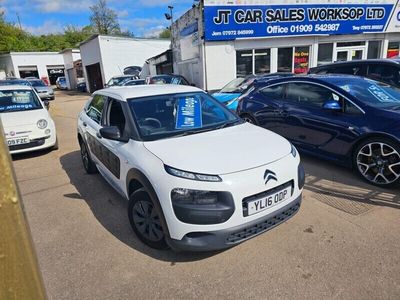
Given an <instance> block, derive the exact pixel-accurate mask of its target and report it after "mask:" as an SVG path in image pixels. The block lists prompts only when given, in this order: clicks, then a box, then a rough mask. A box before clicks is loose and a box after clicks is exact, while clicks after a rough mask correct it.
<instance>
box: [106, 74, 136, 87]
mask: <svg viewBox="0 0 400 300" xmlns="http://www.w3.org/2000/svg"><path fill="white" fill-rule="evenodd" d="M137 78H138V77H137V76H136V75H121V76H114V77H113V78H111V79H110V80H109V81H108V82H107V84H106V87H111V86H121V85H123V84H124V82H127V81H129V80H134V79H137Z"/></svg>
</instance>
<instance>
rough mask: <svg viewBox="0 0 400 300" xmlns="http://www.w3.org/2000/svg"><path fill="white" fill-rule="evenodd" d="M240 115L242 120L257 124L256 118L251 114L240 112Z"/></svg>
mask: <svg viewBox="0 0 400 300" xmlns="http://www.w3.org/2000/svg"><path fill="white" fill-rule="evenodd" d="M240 117H241V118H242V120H243V121H245V122H247V123H250V124H254V125H257V121H256V119H254V118H253V117H252V116H250V115H249V114H241V115H240Z"/></svg>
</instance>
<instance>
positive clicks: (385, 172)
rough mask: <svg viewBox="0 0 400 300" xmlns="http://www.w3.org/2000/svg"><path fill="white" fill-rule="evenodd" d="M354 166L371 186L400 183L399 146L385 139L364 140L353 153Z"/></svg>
mask: <svg viewBox="0 0 400 300" xmlns="http://www.w3.org/2000/svg"><path fill="white" fill-rule="evenodd" d="M354 165H355V168H356V170H357V172H358V173H359V175H361V177H362V178H363V179H365V180H366V181H368V182H370V183H372V184H375V185H377V186H392V185H395V184H397V183H399V181H400V145H398V144H397V143H395V142H393V141H391V140H390V139H387V138H372V139H368V140H365V141H363V142H362V143H361V144H360V145H359V146H358V147H357V148H356V150H355V152H354Z"/></svg>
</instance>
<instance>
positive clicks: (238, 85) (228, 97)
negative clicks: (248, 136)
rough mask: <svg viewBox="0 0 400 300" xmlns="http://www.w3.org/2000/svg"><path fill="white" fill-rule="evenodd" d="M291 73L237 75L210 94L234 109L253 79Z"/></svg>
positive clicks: (267, 78) (291, 74) (270, 77)
mask: <svg viewBox="0 0 400 300" xmlns="http://www.w3.org/2000/svg"><path fill="white" fill-rule="evenodd" d="M293 75H294V74H293V73H289V72H278V73H268V74H259V75H249V76H246V77H238V78H235V79H233V80H232V81H230V82H229V83H228V84H227V85H225V86H224V87H223V88H222V89H221V90H220V91H219V92H218V93H214V94H212V96H213V97H214V98H215V99H217V100H218V101H219V102H221V103H222V104H224V105H225V106H226V107H227V108H229V109H230V110H234V111H236V109H237V106H238V99H239V97H240V95H241V94H242V93H243V92H244V91H245V90H246V89H247V88H248V87H250V86H251V85H252V84H253V82H254V81H255V80H262V79H265V80H270V79H273V78H279V77H286V76H293Z"/></svg>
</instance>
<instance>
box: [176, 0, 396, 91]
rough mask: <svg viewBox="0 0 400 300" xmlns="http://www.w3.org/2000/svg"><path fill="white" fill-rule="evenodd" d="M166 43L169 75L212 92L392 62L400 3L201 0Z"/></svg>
mask: <svg viewBox="0 0 400 300" xmlns="http://www.w3.org/2000/svg"><path fill="white" fill-rule="evenodd" d="M172 36H173V39H172V50H173V57H174V70H175V72H176V73H179V74H181V75H183V76H185V77H186V78H187V79H188V80H189V81H191V82H194V83H195V84H196V85H197V86H199V87H201V88H203V89H206V90H216V89H220V88H222V87H223V86H224V85H225V84H226V83H228V82H229V81H230V80H232V79H233V78H235V77H237V76H245V75H249V74H262V73H274V72H294V73H297V74H301V73H306V72H307V71H308V69H309V68H311V67H315V66H319V65H323V64H327V63H331V62H335V61H346V60H355V59H367V58H386V57H395V56H398V55H399V49H400V1H397V0H364V1H362V0H360V1H351V0H350V1H349V0H319V1H315V0H302V1H298V0H287V1H279V0H245V1H243V0H203V1H201V2H200V4H198V5H197V6H194V7H193V8H192V9H191V10H189V11H188V12H186V13H185V14H184V15H183V16H182V17H180V18H179V19H178V20H177V21H176V22H175V23H174V24H173V26H172Z"/></svg>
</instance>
